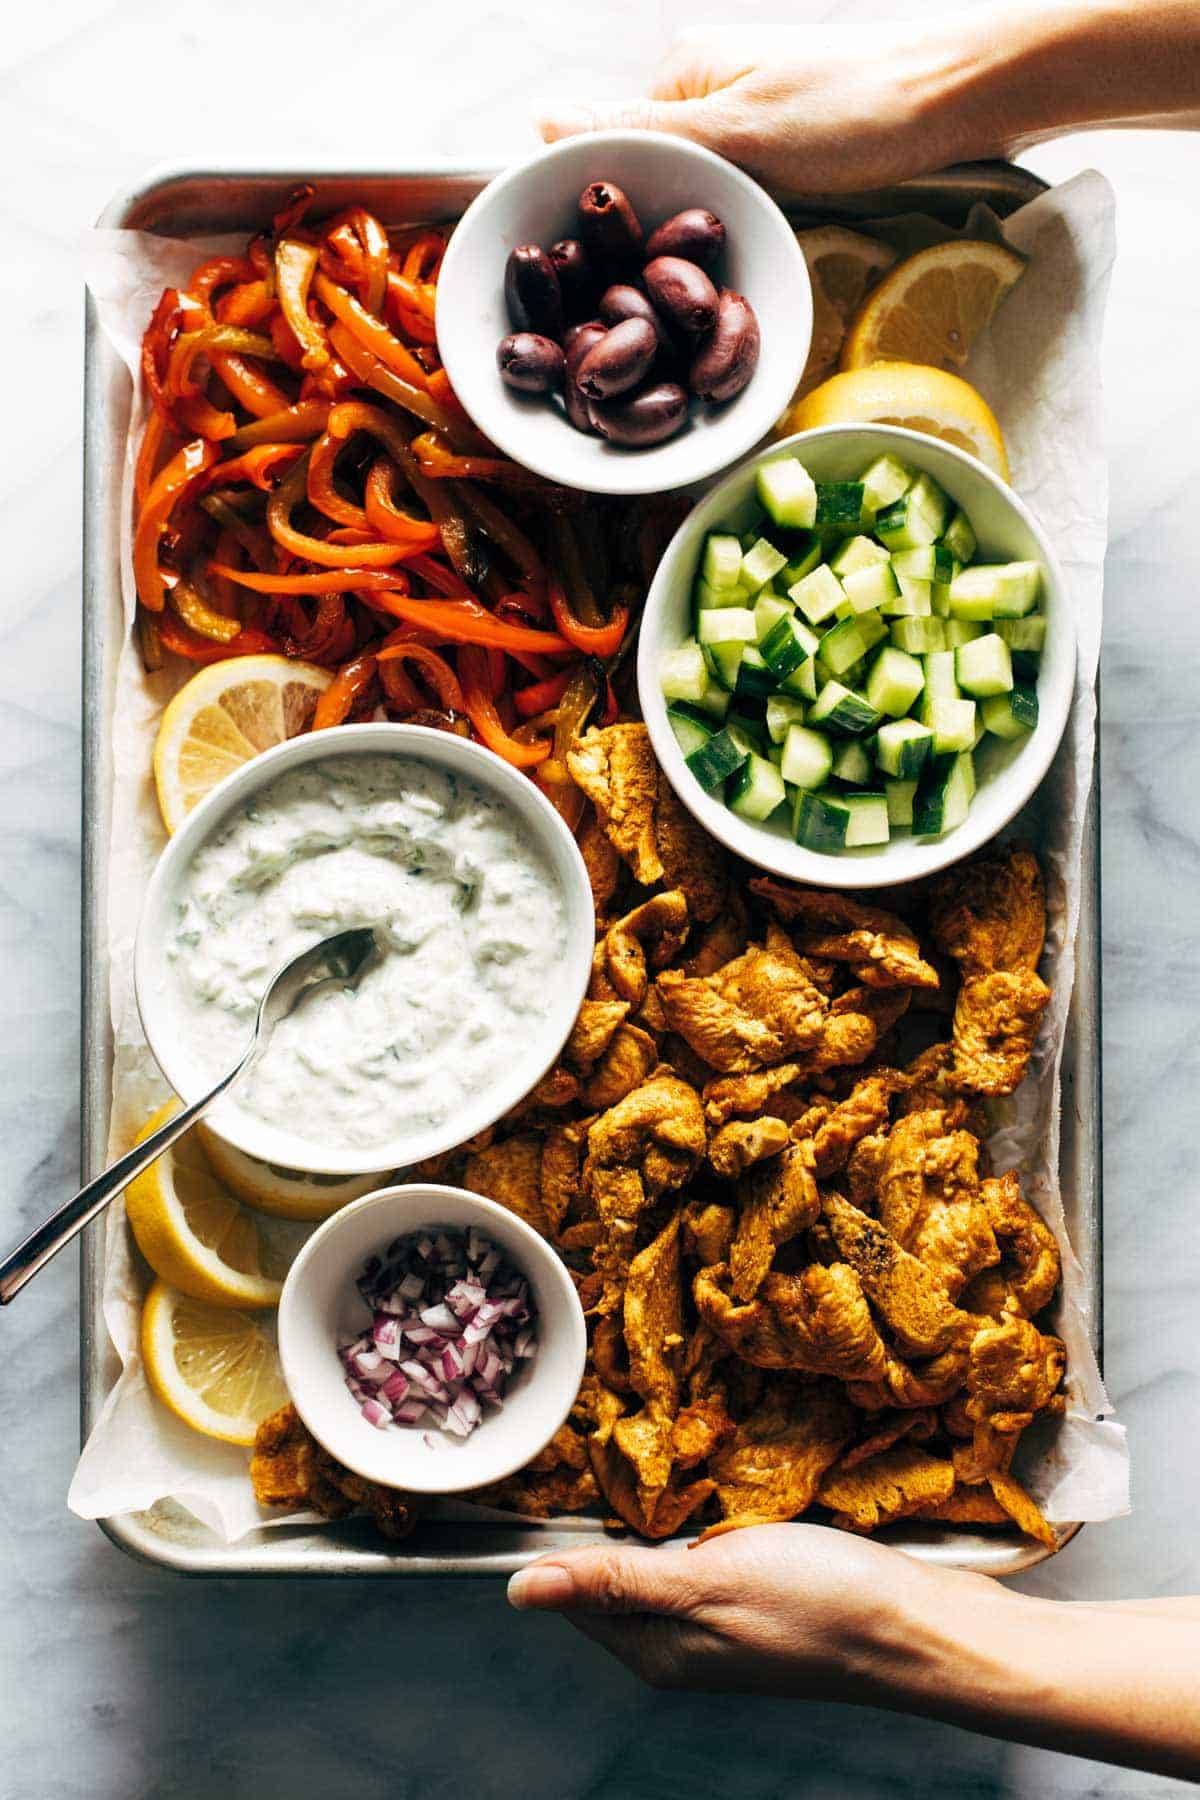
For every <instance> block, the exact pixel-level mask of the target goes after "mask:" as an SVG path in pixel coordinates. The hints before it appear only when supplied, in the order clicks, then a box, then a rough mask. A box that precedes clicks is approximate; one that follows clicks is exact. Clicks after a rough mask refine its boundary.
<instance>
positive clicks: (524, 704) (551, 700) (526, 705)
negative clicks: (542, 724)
mask: <svg viewBox="0 0 1200 1800" xmlns="http://www.w3.org/2000/svg"><path fill="white" fill-rule="evenodd" d="M573 673H574V671H573V670H571V669H560V670H559V672H558V674H557V675H547V676H546V678H545V679H544V680H543V681H531V682H530V683H529V685H528V687H523V688H514V690H513V697H512V699H513V705H514V706H515V707H516V709H517V711H518V712H519V713H520V715H521V717H522V718H523V719H532V718H535V717H536V716H537V714H538V713H543V712H549V710H550V708H551V707H552V706H557V705H558V703H559V701H560V700H561V699H562V697H563V695H564V694H565V693H566V691H567V688H568V687H569V686H570V683H571V676H572V674H573Z"/></svg>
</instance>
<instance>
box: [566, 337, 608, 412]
mask: <svg viewBox="0 0 1200 1800" xmlns="http://www.w3.org/2000/svg"><path fill="white" fill-rule="evenodd" d="M606 335H607V328H606V327H605V326H603V325H602V324H601V323H600V321H599V319H587V320H585V321H584V323H583V324H582V325H572V326H571V329H570V330H569V331H568V332H567V335H566V337H565V338H564V339H563V348H564V349H565V350H566V353H567V371H566V385H565V387H564V389H563V400H564V401H565V402H566V408H567V417H568V419H570V421H571V423H572V425H573V426H574V427H575V429H576V431H584V432H588V433H591V432H592V429H593V428H592V421H591V419H590V418H589V417H588V403H587V399H586V396H585V395H583V394H581V393H580V391H579V389H578V388H577V387H576V385H575V376H576V374H577V373H578V371H579V365H580V363H581V362H582V361H583V359H584V357H585V356H586V355H587V353H588V351H589V350H590V349H591V348H592V346H593V345H594V344H598V343H599V342H600V339H601V338H602V337H605V336H606Z"/></svg>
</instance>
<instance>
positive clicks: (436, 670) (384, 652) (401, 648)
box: [376, 642, 464, 713]
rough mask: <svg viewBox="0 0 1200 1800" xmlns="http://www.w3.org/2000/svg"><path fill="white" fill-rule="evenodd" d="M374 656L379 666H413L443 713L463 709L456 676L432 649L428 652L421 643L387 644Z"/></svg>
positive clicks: (425, 646) (443, 659) (460, 691)
mask: <svg viewBox="0 0 1200 1800" xmlns="http://www.w3.org/2000/svg"><path fill="white" fill-rule="evenodd" d="M376 654H377V656H378V658H379V661H380V664H381V665H382V664H383V663H401V664H404V663H415V665H416V667H417V668H418V669H419V670H420V672H421V674H422V675H423V676H424V677H425V680H426V681H427V682H428V683H429V685H430V687H431V688H432V689H433V690H434V692H435V693H436V695H437V697H438V699H439V700H440V701H441V703H442V706H443V708H444V709H445V711H446V712H452V713H453V712H462V711H463V710H464V707H463V691H462V688H461V686H460V684H459V680H458V676H457V675H456V674H455V673H454V670H453V669H452V668H451V667H450V664H449V663H448V662H447V661H446V659H445V657H444V656H439V655H438V653H437V651H436V650H430V649H429V648H428V646H427V645H425V644H414V643H411V642H408V643H400V644H396V643H389V644H387V645H385V646H384V647H383V648H381V649H380V650H379V651H377V652H376Z"/></svg>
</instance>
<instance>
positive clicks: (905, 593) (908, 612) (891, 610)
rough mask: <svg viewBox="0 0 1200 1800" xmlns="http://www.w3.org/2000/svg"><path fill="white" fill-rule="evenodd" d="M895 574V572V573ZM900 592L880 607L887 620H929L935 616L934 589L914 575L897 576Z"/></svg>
mask: <svg viewBox="0 0 1200 1800" xmlns="http://www.w3.org/2000/svg"><path fill="white" fill-rule="evenodd" d="M893 573H895V571H893ZM896 586H897V588H898V589H899V592H898V593H897V594H896V595H895V597H894V598H893V599H891V600H887V601H885V602H884V604H883V606H881V607H880V609H879V610H880V611H881V612H882V614H883V616H884V618H885V619H928V618H931V617H932V615H933V587H932V584H931V583H930V582H928V581H918V580H917V579H916V577H915V576H913V575H896Z"/></svg>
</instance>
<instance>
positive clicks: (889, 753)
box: [875, 719, 933, 780]
mask: <svg viewBox="0 0 1200 1800" xmlns="http://www.w3.org/2000/svg"><path fill="white" fill-rule="evenodd" d="M932 749H933V732H932V731H931V730H930V729H929V727H928V725H922V724H920V723H919V722H918V721H917V720H916V719H889V720H888V721H887V723H886V724H884V725H881V726H880V727H879V730H878V732H877V733H876V737H875V761H876V762H877V763H878V764H879V767H880V768H881V769H882V770H883V772H884V774H885V775H893V776H895V777H897V778H898V779H902V780H908V779H909V778H910V777H913V776H917V775H919V774H920V773H921V770H922V769H923V768H924V767H925V764H926V762H927V761H928V759H929V755H930V752H931V751H932Z"/></svg>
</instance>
